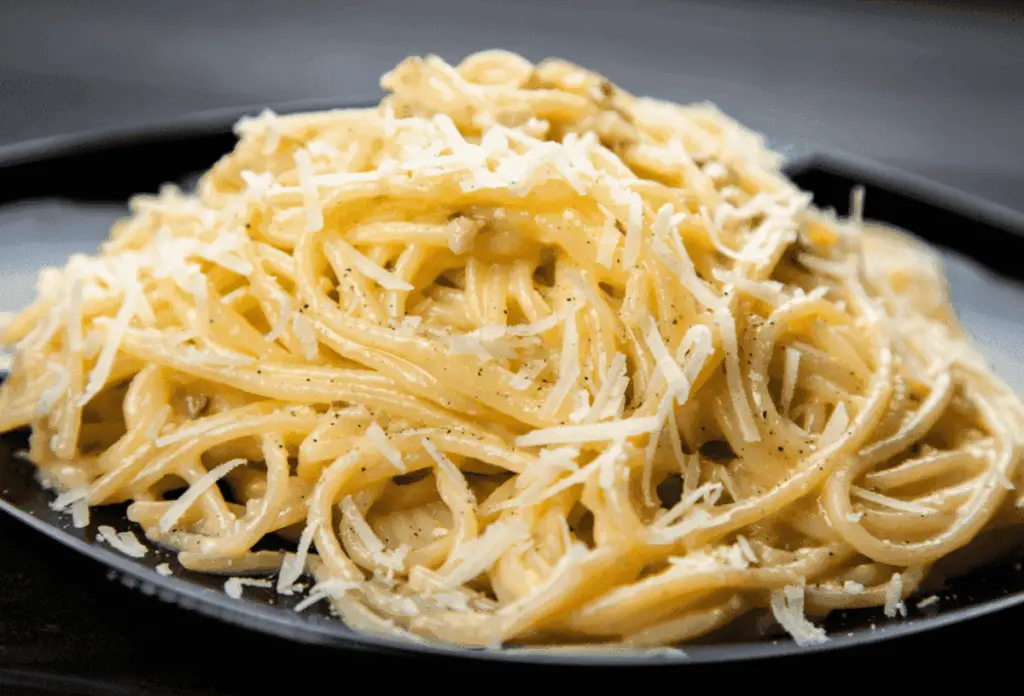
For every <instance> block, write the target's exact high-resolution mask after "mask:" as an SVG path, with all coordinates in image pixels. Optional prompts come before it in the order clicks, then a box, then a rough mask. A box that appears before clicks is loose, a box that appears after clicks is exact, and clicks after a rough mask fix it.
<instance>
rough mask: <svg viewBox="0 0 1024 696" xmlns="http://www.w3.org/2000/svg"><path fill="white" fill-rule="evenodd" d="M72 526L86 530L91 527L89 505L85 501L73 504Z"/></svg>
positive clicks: (77, 501)
mask: <svg viewBox="0 0 1024 696" xmlns="http://www.w3.org/2000/svg"><path fill="white" fill-rule="evenodd" d="M71 526H72V527H74V528H75V529H84V528H86V527H88V526H89V504H88V503H86V502H85V501H84V500H76V501H75V502H73V503H71Z"/></svg>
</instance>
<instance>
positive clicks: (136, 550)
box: [96, 524, 146, 558]
mask: <svg viewBox="0 0 1024 696" xmlns="http://www.w3.org/2000/svg"><path fill="white" fill-rule="evenodd" d="M96 531H97V533H99V535H100V539H102V540H103V541H105V542H107V543H108V544H110V547H111V548H112V549H114V550H115V551H120V552H121V553H123V554H124V555H125V556H131V557H132V558H142V557H143V556H145V555H146V547H145V546H143V545H142V544H141V543H140V542H139V540H138V539H137V538H136V537H135V535H134V534H132V533H131V532H120V533H118V532H117V531H116V530H115V529H114V528H113V527H110V526H107V525H105V524H104V525H100V526H99V527H97V528H96Z"/></svg>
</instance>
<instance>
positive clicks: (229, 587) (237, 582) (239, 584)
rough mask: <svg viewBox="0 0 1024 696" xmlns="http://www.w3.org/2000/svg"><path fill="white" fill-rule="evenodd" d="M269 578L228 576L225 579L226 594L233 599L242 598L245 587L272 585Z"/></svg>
mask: <svg viewBox="0 0 1024 696" xmlns="http://www.w3.org/2000/svg"><path fill="white" fill-rule="evenodd" d="M272 586H273V584H272V583H271V582H270V581H269V580H263V579H261V578H228V579H227V580H225V581H224V594H226V595H227V596H228V597H231V598H232V599H241V598H242V589H243V588H245V587H272Z"/></svg>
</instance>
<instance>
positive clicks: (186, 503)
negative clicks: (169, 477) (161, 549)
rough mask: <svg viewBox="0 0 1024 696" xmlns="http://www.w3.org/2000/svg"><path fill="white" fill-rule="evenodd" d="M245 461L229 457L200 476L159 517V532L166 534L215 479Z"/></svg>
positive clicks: (215, 481)
mask: <svg viewBox="0 0 1024 696" xmlns="http://www.w3.org/2000/svg"><path fill="white" fill-rule="evenodd" d="M245 463H246V460H245V459H231V460H229V461H226V462H224V463H223V464H221V465H219V466H216V467H214V468H212V469H210V470H209V471H207V472H206V473H205V474H203V475H202V476H200V477H199V478H198V479H197V480H196V482H195V483H193V484H192V485H191V486H189V487H188V490H187V491H185V492H184V493H183V494H182V495H181V497H180V498H178V499H177V500H175V501H174V502H173V503H172V504H171V505H170V507H168V508H167V511H166V512H165V513H164V514H163V515H162V516H161V517H160V521H159V522H158V523H157V529H159V530H160V533H161V534H167V533H168V532H169V531H171V529H173V528H174V525H175V524H176V523H177V522H178V520H179V519H181V516H182V515H184V514H185V513H186V512H187V511H188V509H189V508H190V507H191V506H192V504H193V503H194V502H196V501H197V500H199V496H201V495H202V494H203V493H205V492H206V490H207V489H209V488H210V487H211V486H213V485H215V484H216V483H217V481H219V480H220V479H222V478H224V476H226V475H227V473H228V472H230V471H231V470H232V469H234V468H235V467H237V466H239V465H241V464H245Z"/></svg>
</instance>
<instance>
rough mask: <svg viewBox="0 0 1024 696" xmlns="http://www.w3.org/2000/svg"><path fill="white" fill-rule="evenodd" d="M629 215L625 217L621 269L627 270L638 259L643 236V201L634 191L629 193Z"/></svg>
mask: <svg viewBox="0 0 1024 696" xmlns="http://www.w3.org/2000/svg"><path fill="white" fill-rule="evenodd" d="M628 197H629V213H628V215H627V216H626V241H625V243H624V244H623V246H622V268H623V270H628V269H630V268H633V266H635V265H636V263H637V261H638V260H639V259H640V242H641V235H642V234H643V224H644V211H643V200H642V199H641V198H640V194H639V193H637V192H636V191H630V192H629V194H628Z"/></svg>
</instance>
